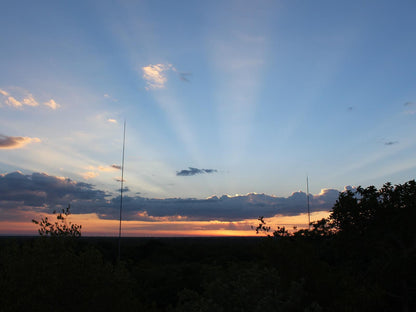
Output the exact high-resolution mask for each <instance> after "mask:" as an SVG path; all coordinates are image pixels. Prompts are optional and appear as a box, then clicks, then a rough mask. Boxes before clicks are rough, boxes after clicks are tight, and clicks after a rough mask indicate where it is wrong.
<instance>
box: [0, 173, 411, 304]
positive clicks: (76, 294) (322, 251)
mask: <svg viewBox="0 0 416 312" xmlns="http://www.w3.org/2000/svg"><path fill="white" fill-rule="evenodd" d="M56 216H57V218H56V221H55V220H51V219H46V218H44V219H42V220H34V221H33V222H34V223H36V224H37V225H38V226H39V234H40V236H41V237H38V238H34V237H20V238H19V237H2V238H0V248H1V256H0V286H1V287H0V289H1V291H0V301H1V302H2V307H1V311H22V310H24V309H25V307H28V306H30V307H31V309H32V310H33V311H41V310H42V311H44V310H46V311H47V310H56V309H58V310H60V311H73V310H89V309H93V310H97V309H98V310H100V311H265V310H267V311H413V310H414V309H415V308H416V300H415V298H416V288H415V286H416V284H415V281H416V278H415V277H416V269H415V266H414V263H415V261H416V235H415V231H414V229H413V220H414V219H415V217H416V182H415V181H414V180H412V181H409V182H407V183H404V184H402V185H396V186H392V185H391V184H388V183H387V184H385V185H384V186H383V188H381V189H379V190H378V189H376V188H374V187H367V188H358V189H357V190H355V191H354V192H353V191H351V190H350V191H345V192H343V193H341V194H340V195H339V198H338V200H337V202H336V204H335V205H334V207H333V209H332V210H331V214H330V216H329V218H326V219H322V220H319V221H316V222H312V224H311V227H310V229H301V230H298V231H295V232H293V233H289V232H288V231H287V230H286V229H285V228H284V227H282V228H280V227H279V228H276V229H272V228H271V227H270V226H269V225H268V224H267V221H266V220H265V219H264V218H263V217H259V219H258V226H257V227H255V228H253V233H257V234H263V235H264V234H265V236H258V237H240V238H237V237H228V238H226V237H221V238H219V237H211V238H122V240H121V241H119V240H118V239H117V238H99V237H97V238H94V237H87V238H83V237H82V236H81V230H82V227H81V226H80V225H77V224H72V223H70V222H69V221H68V218H69V217H70V211H69V209H67V210H62V212H59V213H58V214H57V215H56ZM119 242H120V243H121V245H120V247H121V248H120V249H118V248H119V247H118V246H119V245H118V244H119ZM119 250H120V251H121V252H120V253H119Z"/></svg>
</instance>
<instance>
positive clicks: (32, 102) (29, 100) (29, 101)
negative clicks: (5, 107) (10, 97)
mask: <svg viewBox="0 0 416 312" xmlns="http://www.w3.org/2000/svg"><path fill="white" fill-rule="evenodd" d="M23 104H25V105H28V106H38V105H39V104H38V102H36V100H35V99H34V98H33V95H32V94H30V93H29V94H28V95H27V97H25V98H24V99H23Z"/></svg>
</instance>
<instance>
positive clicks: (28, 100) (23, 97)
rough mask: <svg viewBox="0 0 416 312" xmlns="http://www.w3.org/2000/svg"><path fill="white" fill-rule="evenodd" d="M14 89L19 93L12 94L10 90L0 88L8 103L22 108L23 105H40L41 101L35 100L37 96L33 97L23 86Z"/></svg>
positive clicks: (0, 92)
mask: <svg viewBox="0 0 416 312" xmlns="http://www.w3.org/2000/svg"><path fill="white" fill-rule="evenodd" d="M14 89H15V90H14V91H15V92H14V93H17V94H10V92H7V91H6V90H3V89H0V94H1V95H3V97H5V98H6V99H5V100H4V102H5V103H6V104H7V105H9V106H13V107H16V108H22V107H23V105H26V106H32V107H33V106H38V105H39V103H38V102H37V101H36V100H35V98H34V97H33V95H32V94H31V93H29V92H27V91H26V90H24V89H21V88H14Z"/></svg>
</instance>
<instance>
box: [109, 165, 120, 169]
mask: <svg viewBox="0 0 416 312" xmlns="http://www.w3.org/2000/svg"><path fill="white" fill-rule="evenodd" d="M111 167H112V168H114V169H118V170H121V166H119V165H115V164H112V165H111Z"/></svg>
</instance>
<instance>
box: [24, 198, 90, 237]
mask: <svg viewBox="0 0 416 312" xmlns="http://www.w3.org/2000/svg"><path fill="white" fill-rule="evenodd" d="M70 208H71V206H70V205H68V207H67V208H65V209H62V211H61V212H60V213H58V215H57V216H56V221H55V222H54V223H51V222H50V221H49V218H48V217H45V218H42V219H41V220H40V221H37V220H34V219H33V220H32V222H33V223H35V224H38V225H39V227H40V228H39V229H38V233H39V235H40V236H52V237H56V236H58V237H80V236H81V228H82V225H78V224H72V223H71V222H68V216H69V215H70V214H71V212H70V211H69V209H70ZM53 214H56V211H55V210H54V211H53Z"/></svg>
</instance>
